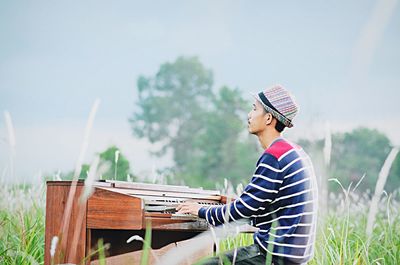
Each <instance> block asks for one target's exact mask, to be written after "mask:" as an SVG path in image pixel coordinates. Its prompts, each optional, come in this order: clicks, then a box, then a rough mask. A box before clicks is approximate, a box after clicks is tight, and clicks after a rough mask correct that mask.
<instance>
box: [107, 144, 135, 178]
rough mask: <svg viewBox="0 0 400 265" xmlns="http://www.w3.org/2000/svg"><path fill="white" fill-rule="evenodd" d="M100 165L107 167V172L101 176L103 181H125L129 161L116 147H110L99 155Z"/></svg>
mask: <svg viewBox="0 0 400 265" xmlns="http://www.w3.org/2000/svg"><path fill="white" fill-rule="evenodd" d="M100 163H107V164H108V165H109V167H108V170H107V171H106V172H104V173H103V174H102V176H103V179H114V180H127V175H128V174H130V166H129V161H128V160H127V159H126V158H125V156H124V155H123V154H121V153H120V150H119V149H118V148H117V147H116V146H111V147H109V148H107V149H106V150H105V151H104V152H102V153H100ZM130 175H131V176H132V174H130ZM132 178H133V176H132Z"/></svg>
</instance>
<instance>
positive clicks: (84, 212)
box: [45, 181, 226, 264]
mask: <svg viewBox="0 0 400 265" xmlns="http://www.w3.org/2000/svg"><path fill="white" fill-rule="evenodd" d="M71 185H74V184H73V182H71V181H48V182H47V194H46V229H45V264H58V263H74V264H82V263H86V264H89V263H90V261H91V260H95V259H97V256H96V255H92V253H93V252H92V251H94V250H96V249H97V243H98V240H99V239H101V238H102V239H103V242H104V244H109V246H110V247H109V248H108V249H107V250H106V251H105V253H106V256H107V257H111V256H116V255H120V254H124V253H129V252H134V251H140V250H142V248H143V243H142V242H140V241H132V242H130V243H127V242H126V241H127V240H128V239H129V238H130V237H131V236H133V235H139V236H141V237H142V238H144V236H145V230H146V224H147V223H148V222H150V225H151V229H152V240H151V247H152V249H160V248H162V247H164V246H167V245H169V244H171V243H174V242H179V241H183V240H186V239H190V238H193V237H194V236H196V235H198V234H199V233H201V232H203V231H206V230H207V229H208V225H207V223H206V222H205V220H202V219H198V218H197V219H196V218H193V217H190V216H188V218H185V216H183V217H182V216H181V217H177V218H175V217H174V213H173V212H170V213H169V212H151V211H146V210H145V209H146V204H152V203H155V204H162V203H163V201H164V200H163V199H165V201H166V203H169V205H174V203H179V202H180V201H182V200H186V199H194V200H199V202H201V203H210V204H220V203H225V202H226V197H224V196H220V195H219V192H218V191H207V190H202V189H193V188H188V187H186V186H182V187H180V186H171V185H154V184H144V183H136V184H135V183H127V182H117V181H114V182H96V183H95V185H94V192H93V194H92V195H91V196H90V197H89V199H88V200H87V201H85V202H81V201H80V196H81V194H82V192H83V189H84V183H83V181H78V182H75V185H76V192H75V195H74V198H73V204H72V211H71V215H70V218H69V229H68V233H67V234H66V235H62V234H61V233H62V231H61V228H62V225H63V215H64V211H65V208H66V203H67V200H68V194H69V192H70V188H71ZM160 201H161V203H160ZM79 216H80V218H79ZM80 220H81V222H82V223H81V224H78V222H79V221H80ZM77 227H78V231H75V229H76V228H77ZM75 233H78V235H75V236H78V241H77V245H76V250H75V251H73V250H72V246H71V244H72V241H73V237H74V234H75ZM54 236H58V237H59V242H58V244H57V248H56V252H55V255H54V257H51V255H50V248H51V242H52V238H53V237H54Z"/></svg>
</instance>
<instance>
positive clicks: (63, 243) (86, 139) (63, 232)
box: [60, 99, 100, 250]
mask: <svg viewBox="0 0 400 265" xmlns="http://www.w3.org/2000/svg"><path fill="white" fill-rule="evenodd" d="M99 104H100V99H96V100H95V102H94V104H93V106H92V109H91V111H90V115H89V119H88V122H87V124H86V128H85V135H84V140H83V143H82V146H81V151H80V153H79V158H78V161H77V163H76V166H75V171H74V176H73V180H72V183H71V188H70V190H69V193H68V200H67V204H66V206H65V210H64V215H63V219H62V226H61V227H62V229H61V235H60V238H61V250H65V249H66V247H67V240H66V238H64V236H66V235H68V230H69V221H70V218H71V212H72V204H73V200H74V197H75V193H76V186H77V182H78V177H79V175H80V173H81V168H82V163H83V159H84V157H85V154H86V150H87V147H88V144H89V136H90V132H91V129H92V127H93V121H94V118H95V116H96V112H97V108H98V106H99ZM79 232H80V230H79ZM75 233H77V231H75Z"/></svg>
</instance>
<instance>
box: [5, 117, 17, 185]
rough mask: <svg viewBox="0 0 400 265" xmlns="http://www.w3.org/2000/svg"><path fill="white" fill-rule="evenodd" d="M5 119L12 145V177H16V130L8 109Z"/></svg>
mask: <svg viewBox="0 0 400 265" xmlns="http://www.w3.org/2000/svg"><path fill="white" fill-rule="evenodd" d="M4 119H5V121H6V127H7V133H8V144H9V146H10V177H11V178H12V179H14V156H15V145H16V140H15V130H14V126H13V123H12V119H11V115H10V113H9V112H8V111H4Z"/></svg>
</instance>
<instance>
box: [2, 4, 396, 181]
mask: <svg viewBox="0 0 400 265" xmlns="http://www.w3.org/2000/svg"><path fill="white" fill-rule="evenodd" d="M143 2H145V1H140V2H139V1H137V2H136V1H112V2H110V1H30V2H28V1H24V2H23V1H1V2H0V110H1V113H2V115H1V116H0V170H1V171H2V172H0V173H1V174H2V175H5V176H9V174H8V173H7V172H9V169H10V162H9V158H10V148H9V146H8V143H7V139H8V135H7V129H6V125H5V118H4V115H3V112H4V111H8V112H9V113H10V114H11V118H12V121H13V125H14V128H15V138H16V148H15V157H14V160H15V161H14V167H15V173H16V176H17V178H18V179H22V178H23V177H24V178H27V179H31V178H34V177H35V176H37V175H38V174H39V172H40V171H42V172H44V173H45V172H46V173H47V172H54V171H56V170H57V169H60V170H62V171H69V170H72V169H73V168H74V165H75V162H76V160H77V158H78V155H79V150H80V146H81V142H82V140H83V134H84V128H85V124H86V120H87V118H88V116H89V112H90V109H91V106H92V104H93V102H94V101H95V99H96V98H100V99H101V104H100V106H99V109H98V112H97V115H96V118H95V122H94V127H93V130H92V134H91V137H90V143H89V150H88V153H87V156H86V158H85V162H90V160H91V159H92V158H93V154H94V153H96V152H99V151H103V150H104V149H105V148H106V147H107V146H109V145H111V144H116V145H117V146H119V147H120V148H121V152H122V153H123V154H125V155H126V156H127V157H128V159H129V160H130V162H131V166H132V168H133V169H134V171H135V172H144V171H149V170H151V169H152V168H157V167H160V166H162V165H163V163H168V161H167V160H165V161H163V162H162V163H159V162H157V163H158V164H155V162H154V161H155V159H152V158H151V157H149V156H148V155H147V152H148V150H149V149H151V148H152V147H151V146H150V145H149V144H148V143H146V142H145V141H143V140H138V139H135V138H133V136H132V135H131V132H130V128H129V124H128V121H127V120H128V118H129V116H130V115H131V113H132V111H133V110H134V104H135V101H136V100H137V97H136V80H137V77H138V76H139V75H146V76H150V75H154V74H155V73H156V71H157V70H158V68H159V66H160V64H162V63H164V62H167V61H169V62H172V61H174V60H175V59H176V58H177V57H178V56H181V55H184V56H198V57H199V59H200V61H201V62H202V63H203V64H204V65H205V66H206V67H207V68H210V69H212V70H213V72H214V76H215V88H218V87H220V86H221V85H229V86H232V87H239V88H240V89H241V90H242V91H243V92H244V93H243V94H244V96H245V97H247V98H248V99H250V96H249V93H248V92H251V91H252V92H256V91H258V90H260V89H263V88H266V87H268V86H270V85H272V84H274V83H280V84H283V85H284V86H286V87H287V88H288V89H289V90H291V91H292V92H293V94H294V95H295V96H296V98H297V100H298V102H299V104H300V107H301V112H300V113H299V116H298V118H297V119H296V120H295V124H296V125H297V130H296V129H295V128H296V126H295V127H294V128H293V129H292V130H293V131H292V132H291V133H292V134H289V136H290V135H292V136H293V137H301V136H302V135H307V136H310V135H311V136H319V135H322V134H323V130H324V124H325V122H326V121H329V122H330V125H331V128H332V130H334V131H343V130H349V129H352V128H354V127H356V126H359V125H365V126H369V127H373V128H377V129H379V130H381V131H382V132H385V133H386V134H387V135H388V136H389V137H390V139H391V140H392V142H393V143H394V144H397V145H399V144H400V118H399V117H400V107H399V99H400V90H399V89H400V73H399V70H400V49H399V48H398V47H400V34H399V28H400V8H399V5H398V3H397V2H398V1H396V0H382V1H370V0H368V1H367V0H359V1H329V2H327V1H285V3H282V2H279V3H278V2H276V1H215V0H214V1H172V0H171V1H152V2H151V3H148V2H150V1H147V2H146V3H143ZM244 123H245V121H244ZM305 133H306V134H305ZM143 174H145V173H143ZM2 175H0V177H1V176H2Z"/></svg>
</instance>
